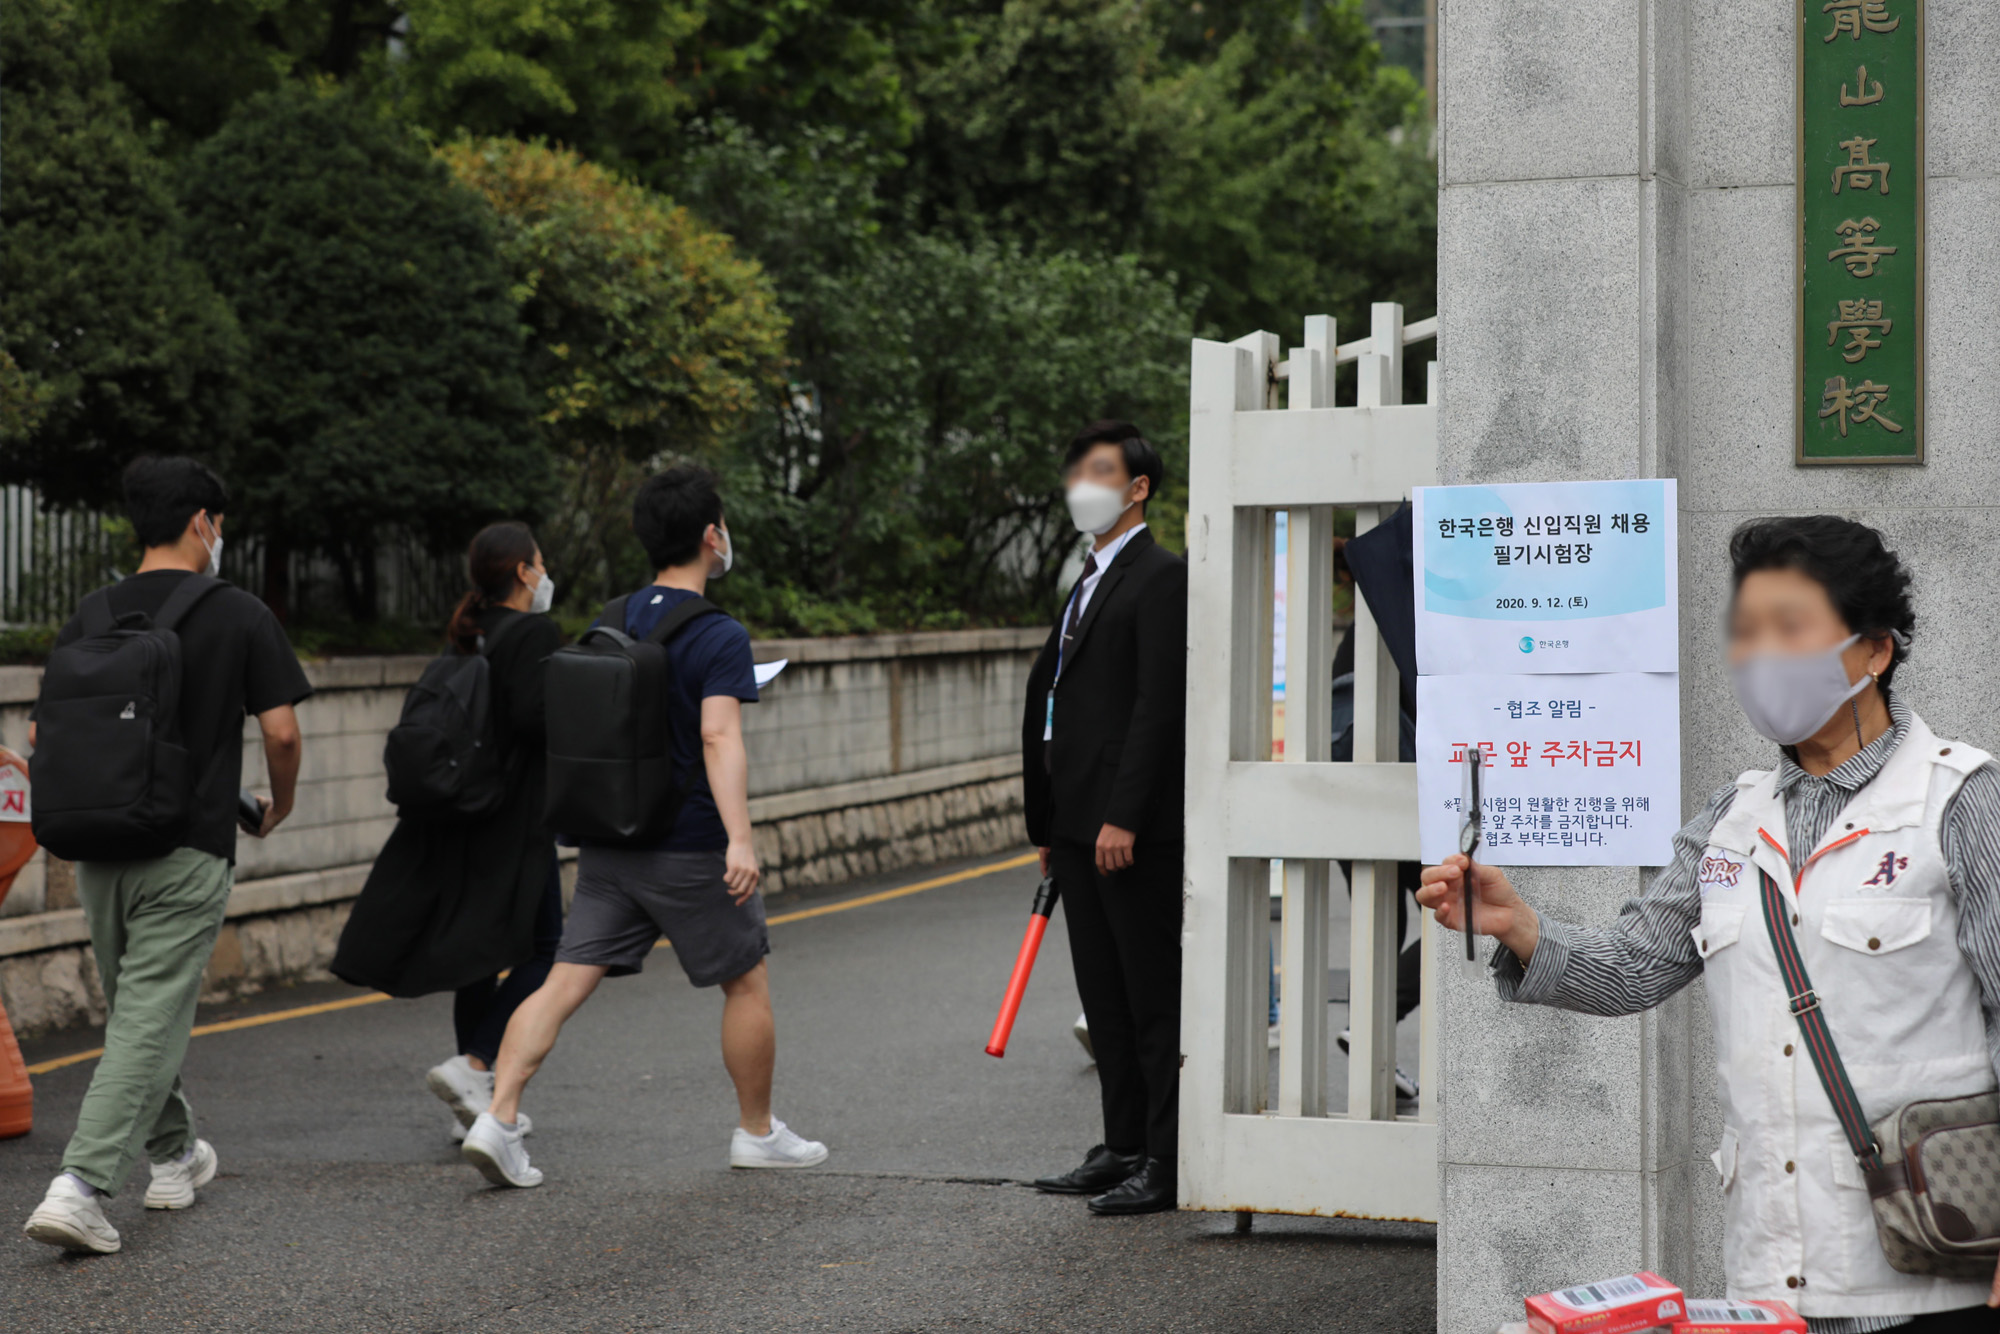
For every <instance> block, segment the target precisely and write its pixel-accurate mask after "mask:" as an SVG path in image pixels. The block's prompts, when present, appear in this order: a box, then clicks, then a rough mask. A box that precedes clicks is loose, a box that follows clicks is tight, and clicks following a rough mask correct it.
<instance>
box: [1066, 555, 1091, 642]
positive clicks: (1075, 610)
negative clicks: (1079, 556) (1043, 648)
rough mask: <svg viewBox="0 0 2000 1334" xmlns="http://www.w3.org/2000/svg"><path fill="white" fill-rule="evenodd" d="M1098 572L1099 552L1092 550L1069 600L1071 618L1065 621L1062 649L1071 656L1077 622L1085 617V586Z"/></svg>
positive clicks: (1084, 561) (1085, 558) (1086, 557)
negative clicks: (1081, 576) (1070, 651)
mask: <svg viewBox="0 0 2000 1334" xmlns="http://www.w3.org/2000/svg"><path fill="white" fill-rule="evenodd" d="M1096 573H1097V553H1096V552H1095V551H1093V552H1091V553H1090V554H1089V555H1087V556H1085V557H1084V558H1083V578H1081V579H1079V580H1077V581H1076V592H1075V593H1074V594H1072V595H1071V597H1070V600H1069V619H1068V620H1067V621H1065V622H1063V636H1062V651H1063V656H1064V657H1068V656H1069V650H1070V646H1071V645H1072V644H1074V643H1075V642H1076V623H1077V622H1078V621H1079V620H1081V619H1082V618H1083V586H1084V585H1085V584H1087V583H1089V582H1090V577H1091V576H1092V575H1094V574H1096Z"/></svg>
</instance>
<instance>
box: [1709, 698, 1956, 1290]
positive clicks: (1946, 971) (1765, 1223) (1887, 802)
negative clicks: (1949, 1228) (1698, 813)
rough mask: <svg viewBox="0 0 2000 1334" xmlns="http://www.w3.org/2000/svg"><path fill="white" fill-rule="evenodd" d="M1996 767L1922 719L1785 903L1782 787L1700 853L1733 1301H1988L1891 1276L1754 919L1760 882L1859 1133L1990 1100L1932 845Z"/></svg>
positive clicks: (1788, 889)
mask: <svg viewBox="0 0 2000 1334" xmlns="http://www.w3.org/2000/svg"><path fill="white" fill-rule="evenodd" d="M1989 758H1990V757H1989V756H1988V755H1986V754H1985V753H1984V752H1982V751H1978V750H1975V749H1973V748H1972V747H1970V746H1966V745H1961V744H1958V743H1954V742H1948V741H1940V740H1939V739H1938V738H1937V737H1936V736H1935V735H1933V734H1932V732H1931V730H1930V729H1929V728H1928V727H1926V726H1924V724H1923V721H1922V720H1921V719H1919V718H1916V717H1914V716H1913V717H1912V718H1911V720H1910V729H1909V732H1908V733H1907V734H1906V735H1905V736H1904V738H1903V742H1902V744H1901V745H1900V746H1898V747H1897V748H1896V750H1895V751H1894V752H1893V753H1892V754H1891V755H1890V756H1889V759H1888V762H1887V763H1886V764H1884V765H1883V766H1882V770H1881V772H1880V773H1878V774H1876V776H1875V778H1874V780H1873V781H1872V782H1870V783H1868V784H1867V785H1866V786H1864V787H1863V788H1862V789H1861V790H1860V791H1859V792H1857V793H1856V794H1855V795H1854V797H1853V799H1852V800H1851V801H1850V802H1849V803H1848V805H1847V807H1846V808H1845V809H1844V810H1843V811H1842V812H1841V813H1840V814H1839V815H1838V816H1836V817H1835V818H1834V821H1833V823H1832V825H1831V826H1830V827H1829V828H1828V830H1827V832H1826V836H1825V838H1824V839H1822V840H1821V842H1820V844H1819V846H1818V847H1817V848H1815V849H1813V851H1812V858H1811V861H1810V862H1809V863H1806V864H1805V870H1804V873H1803V874H1802V875H1801V876H1800V877H1799V880H1798V882H1797V884H1796V885H1794V883H1793V880H1792V873H1791V869H1790V867H1789V865H1788V864H1787V858H1786V854H1785V851H1784V849H1786V848H1788V847H1789V844H1788V843H1787V842H1786V838H1787V834H1786V829H1785V809H1784V799H1783V798H1782V797H1781V796H1780V795H1779V794H1778V792H1777V790H1776V789H1777V775H1776V774H1775V773H1771V772H1763V771H1752V772H1749V773H1746V774H1744V775H1743V776H1742V777H1741V778H1739V779H1738V780H1737V782H1736V799H1735V802H1734V803H1733V804H1732V805H1731V807H1730V809H1729V812H1728V813H1727V814H1726V815H1724V816H1723V818H1722V819H1721V821H1719V822H1718V823H1717V824H1716V827H1715V831H1714V833H1712V834H1711V835H1710V836H1709V845H1708V848H1707V850H1706V852H1705V853H1704V855H1703V859H1702V866H1701V872H1700V880H1701V890H1702V905H1701V924H1700V925H1699V926H1697V927H1696V928H1695V931H1694V938H1695V948H1696V949H1697V950H1699V951H1700V953H1701V955H1702V957H1703V959H1704V960H1706V981H1707V985H1708V999H1709V1010H1710V1014H1711V1015H1712V1017H1713V1019H1714V1024H1715V1050H1716V1072H1717V1075H1718V1083H1719V1086H1720V1091H1721V1095H1722V1113H1723V1132H1722V1147H1721V1148H1720V1149H1719V1150H1718V1151H1717V1152H1716V1154H1715V1155H1714V1159H1713V1161H1714V1163H1715V1167H1716V1171H1717V1172H1719V1173H1720V1174H1721V1178H1722V1188H1723V1190H1724V1191H1725V1192H1726V1193H1727V1197H1728V1198H1727V1203H1726V1204H1725V1206H1724V1212H1725V1218H1726V1227H1725V1232H1724V1243H1725V1248H1724V1256H1725V1265H1726V1268H1727V1270H1728V1274H1729V1295H1730V1296H1731V1297H1736V1298H1749V1299H1753V1300H1754V1299H1764V1300H1773V1299H1775V1300H1780V1301H1788V1302H1790V1303H1791V1304H1792V1305H1793V1306H1794V1307H1796V1308H1797V1309H1798V1310H1799V1312H1800V1313H1801V1314H1803V1315H1810V1316H1897V1315H1921V1314H1926V1313H1929V1312H1932V1311H1949V1310H1955V1309H1957V1308H1960V1307H1967V1306H1980V1305H1983V1304H1984V1303H1985V1301H1986V1296H1987V1291H1988V1287H1989V1284H1988V1283H1987V1282H1984V1281H1981V1282H1966V1281H1964V1280H1947V1279H1935V1278H1921V1277H1916V1276H1912V1275H1908V1274H1899V1273H1897V1272H1896V1271H1895V1270H1894V1269H1891V1268H1890V1267H1889V1262H1888V1261H1887V1260H1886V1259H1885V1258H1884V1257H1883V1254H1882V1248H1881V1245H1880V1243H1879V1242H1878V1241H1877V1240H1876V1235H1875V1221H1874V1215H1873V1213H1872V1211H1871V1210H1870V1207H1869V1203H1868V1191H1867V1188H1866V1187H1865V1186H1864V1184H1863V1182H1862V1179H1861V1169H1860V1168H1859V1167H1858V1166H1857V1165H1856V1163H1855V1161H1854V1155H1853V1153H1852V1152H1851V1151H1850V1150H1849V1148H1848V1145H1847V1139H1846V1137H1845V1136H1844V1135H1843V1134H1842V1133H1841V1130H1840V1122H1839V1121H1838V1120H1837V1119H1836V1118H1835V1117H1834V1114H1833V1106H1832V1104H1831V1103H1830V1102H1829V1101H1828V1100H1827V1096H1826V1091H1825V1090H1824V1088H1822V1087H1821V1085H1820V1081H1819V1075H1818V1073H1817V1072H1816V1071H1815V1070H1814V1068H1813V1063H1812V1059H1811V1057H1809V1056H1808V1055H1807V1054H1806V1050H1805V1047H1804V1045H1803V1044H1802V1043H1801V1042H1800V1040H1799V1027H1798V1021H1797V1020H1796V1019H1794V1018H1793V1017H1792V1014H1791V1012H1790V1010H1789V1009H1788V1007H1787V1001H1788V996H1787V988H1786V987H1785V985H1784V982H1783V979H1782V977H1781V975H1780V974H1779V972H1778V961H1777V956H1776V954H1775V953H1774V951H1773V949H1772V946H1771V939H1770V935H1769V932H1768V930H1767V928H1766V927H1765V924H1764V914H1763V909H1762V907H1761V904H1760V900H1759V894H1760V892H1761V890H1760V884H1759V878H1758V874H1757V873H1758V872H1759V871H1760V870H1762V871H1764V872H1767V873H1769V874H1770V875H1771V876H1772V877H1773V878H1774V879H1775V880H1776V881H1777V883H1778V885H1779V886H1780V887H1781V888H1782V889H1783V890H1784V892H1785V893H1784V897H1785V900H1786V902H1787V903H1788V904H1790V905H1791V906H1792V907H1793V909H1794V911H1795V912H1796V914H1797V918H1798V921H1797V924H1796V925H1795V926H1794V927H1793V928H1792V930H1793V934H1794V935H1795V936H1796V937H1797V939H1798V942H1799V952H1800V954H1801V955H1802V956H1803V957H1804V959H1805V965H1806V970H1807V971H1808V972H1809V973H1810V974H1811V975H1812V983H1813V989H1814V990H1815V991H1817V992H1818V993H1819V995H1820V998H1821V1003H1822V1008H1823V1010H1824V1011H1825V1014H1826V1021H1827V1026H1828V1028H1829V1029H1831V1031H1832V1033H1833V1039H1834V1042H1835V1043H1836V1044H1837V1045H1838V1046H1839V1048H1840V1054H1841V1058H1842V1060H1843V1061H1844V1062H1845V1064H1846V1066H1847V1074H1848V1077H1849V1079H1850V1080H1851V1081H1852V1082H1853V1084H1854V1089H1855V1092H1856V1093H1857V1094H1858V1095H1859V1097H1860V1099H1861V1105H1862V1107H1863V1109H1864V1110H1865V1111H1866V1113H1867V1116H1868V1120H1869V1122H1870V1123H1871V1124H1872V1123H1873V1122H1874V1121H1876V1120H1877V1119H1879V1118H1880V1117H1882V1116H1884V1115H1886V1114H1888V1113H1889V1112H1890V1111H1892V1110H1894V1109H1895V1108H1896V1107H1899V1106H1901V1105H1902V1104H1903V1103H1906V1102H1909V1101H1912V1100H1914V1099H1917V1098H1925V1097H1929V1098H1950V1097H1958V1096H1961V1095H1964V1094H1972V1093H1980V1092H1984V1091H1986V1090H1989V1089H1992V1088H1993V1087H1994V1084H1995V1081H1994V1069H1993V1060H1992V1056H1991V1054H1990V1052H1989V1050H1988V1048H1987V1044H1986V1024H1985V1016H1984V1014H1983V1012H1982V1010H1981V1008H1980V999H1979V984H1978V980H1977V979H1976V978H1975V977H1974V976H1973V974H1972V970H1971V968H1970V967H1968V966H1967V964H1966V962H1965V959H1964V957H1963V956H1962V955H1960V953H1959V950H1958V903H1957V899H1956V898H1955V896H1954V895H1953V893H1952V889H1951V884H1950V881H1949V878H1948V877H1947V875H1946V873H1945V861H1944V853H1943V849H1942V847H1941V841H1940V830H1941V827H1942V821H1943V817H1944V811H1945V808H1946V806H1947V805H1948V804H1949V802H1950V800H1951V798H1952V796H1953V795H1954V794H1956V793H1957V791H1958V789H1959V786H1960V784H1962V783H1963V782H1964V781H1965V776H1966V775H1967V774H1969V773H1971V772H1972V771H1973V770H1974V769H1977V768H1978V767H1979V766H1980V765H1982V764H1985V763H1986V762H1987V760H1988V759H1989Z"/></svg>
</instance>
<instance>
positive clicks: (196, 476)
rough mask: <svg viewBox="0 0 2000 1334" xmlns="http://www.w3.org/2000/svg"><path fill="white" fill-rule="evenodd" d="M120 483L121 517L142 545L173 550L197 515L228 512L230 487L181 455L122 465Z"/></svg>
mask: <svg viewBox="0 0 2000 1334" xmlns="http://www.w3.org/2000/svg"><path fill="white" fill-rule="evenodd" d="M123 483H124V487H125V512H126V513H127V514H128V515H130V516H131V518H132V529H133V531H134V532H136V533H137V534H138V536H139V544H140V545H141V546H146V547H168V546H172V545H173V544H174V543H176V542H178V541H180V540H181V534H182V533H184V532H186V531H187V526H188V520H189V519H192V518H193V517H194V516H195V515H196V514H197V513H199V512H200V511H202V510H207V511H208V514H209V517H210V518H216V517H219V516H220V515H221V514H222V512H223V511H224V510H226V509H227V508H228V507H229V488H228V487H226V486H224V485H223V484H222V479H221V478H220V477H217V476H216V475H215V473H214V472H212V471H211V470H210V469H209V468H207V467H206V466H205V465H203V464H202V463H200V462H198V461H196V460H194V459H191V458H187V457H185V456H184V455H172V456H168V457H164V458H163V457H160V456H158V455H154V454H146V455H143V456H141V457H139V458H136V459H133V460H132V461H131V462H130V463H128V464H126V465H125V476H124V478H123Z"/></svg>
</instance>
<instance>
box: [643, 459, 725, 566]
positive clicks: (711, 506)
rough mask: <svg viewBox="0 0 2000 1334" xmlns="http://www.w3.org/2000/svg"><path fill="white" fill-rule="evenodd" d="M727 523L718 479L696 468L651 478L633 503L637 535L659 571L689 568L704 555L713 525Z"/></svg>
mask: <svg viewBox="0 0 2000 1334" xmlns="http://www.w3.org/2000/svg"><path fill="white" fill-rule="evenodd" d="M721 522H722V492H721V491H719V490H717V489H716V476H715V474H714V473H712V472H710V471H709V470H708V469H707V468H702V467H697V466H696V465H695V464H692V463H682V464H678V465H676V466H674V467H672V468H669V469H667V470H666V471H665V472H663V473H657V474H655V475H654V476H652V477H648V478H647V479H646V480H645V482H644V483H643V484H642V485H641V486H640V487H639V494H638V495H636V496H634V497H633V498H632V531H633V532H635V533H637V534H638V535H639V545H640V546H642V547H644V548H646V559H648V560H650V561H652V562H653V568H654V569H656V570H665V569H669V568H671V567H672V566H675V565H685V564H687V563H688V562H689V561H691V560H693V559H694V558H695V556H696V555H698V554H700V552H701V539H702V537H703V536H704V535H705V534H706V533H707V532H708V526H709V525H710V524H712V523H713V524H720V523H721Z"/></svg>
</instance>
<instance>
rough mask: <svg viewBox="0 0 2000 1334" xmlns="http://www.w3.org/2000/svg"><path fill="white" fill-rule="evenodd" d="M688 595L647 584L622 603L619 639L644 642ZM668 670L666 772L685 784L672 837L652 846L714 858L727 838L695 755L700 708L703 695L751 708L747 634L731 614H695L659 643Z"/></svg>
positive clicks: (753, 691)
mask: <svg viewBox="0 0 2000 1334" xmlns="http://www.w3.org/2000/svg"><path fill="white" fill-rule="evenodd" d="M693 596H695V595H694V594H693V593H690V592H688V591H687V590H686V589H684V588H662V587H660V586H659V585H657V584H651V585H648V586H647V587H645V588H642V589H640V590H639V591H638V592H636V593H634V594H633V595H632V596H631V597H630V598H629V599H627V600H626V603H625V633H626V634H628V635H631V636H632V637H633V638H634V639H644V638H645V637H646V636H647V635H649V634H651V633H652V632H653V629H654V627H656V626H657V625H659V623H660V621H661V620H662V619H663V618H664V617H665V616H666V614H667V613H668V612H670V611H672V610H673V609H674V608H675V607H677V606H679V605H680V604H681V603H683V602H685V601H687V600H688V599H689V598H691V597H693ZM667 660H668V661H669V662H670V663H672V664H673V669H674V684H673V697H672V698H671V699H669V700H668V701H667V713H668V717H669V718H670V719H671V720H672V723H673V750H674V770H675V772H676V774H678V775H679V777H680V780H681V781H682V782H683V783H684V784H686V787H687V799H686V800H685V801H684V802H682V804H681V812H680V817H679V818H678V819H677V820H675V821H674V831H673V833H671V834H669V835H667V837H666V838H664V839H662V840H661V841H660V842H658V843H656V844H654V847H656V848H657V849H659V850H660V851H662V852H718V851H720V850H722V849H724V848H726V847H728V846H729V832H728V831H727V830H726V829H724V828H723V825H722V815H721V813H720V812H719V811H718V810H717V809H716V806H715V794H714V793H713V792H711V791H710V790H709V786H708V765H707V763H706V761H705V760H704V759H703V756H702V750H701V702H702V701H703V700H704V699H708V698H710V697H711V696H723V697H725V698H729V699H740V700H742V701H743V702H744V703H746V704H755V703H756V702H757V675H756V671H755V668H754V666H753V662H752V658H751V656H750V632H749V631H748V630H746V629H744V628H743V624H742V622H740V621H738V620H736V619H735V618H734V617H732V616H701V617H697V618H696V619H695V620H693V621H692V622H690V623H689V624H688V625H687V626H686V627H685V628H683V629H682V630H681V632H680V633H679V634H677V635H675V636H674V637H673V639H672V640H670V641H669V642H668V644H667Z"/></svg>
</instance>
